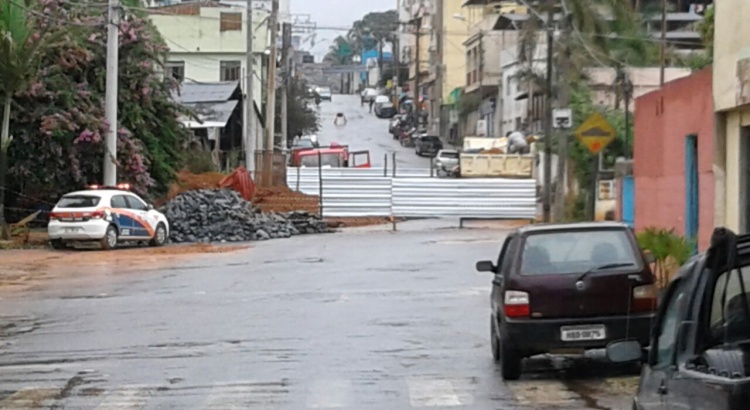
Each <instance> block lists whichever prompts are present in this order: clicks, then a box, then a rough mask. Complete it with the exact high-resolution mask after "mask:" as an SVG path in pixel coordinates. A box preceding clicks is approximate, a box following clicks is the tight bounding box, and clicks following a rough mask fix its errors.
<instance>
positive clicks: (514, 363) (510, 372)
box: [496, 332, 522, 380]
mask: <svg viewBox="0 0 750 410" xmlns="http://www.w3.org/2000/svg"><path fill="white" fill-rule="evenodd" d="M498 333H500V332H498ZM496 337H497V340H498V344H499V348H498V350H499V351H500V373H501V375H502V377H503V380H518V379H519V378H520V377H521V360H522V358H521V355H520V354H519V352H518V351H517V350H516V349H515V348H514V347H513V345H512V344H511V343H510V340H508V338H507V337H504V336H503V335H502V333H501V334H500V335H498V336H496Z"/></svg>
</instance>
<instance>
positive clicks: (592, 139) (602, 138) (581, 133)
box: [575, 113, 617, 155]
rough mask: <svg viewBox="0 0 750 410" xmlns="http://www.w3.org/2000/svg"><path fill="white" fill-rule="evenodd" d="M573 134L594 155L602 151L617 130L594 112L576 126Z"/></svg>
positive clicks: (613, 137)
mask: <svg viewBox="0 0 750 410" xmlns="http://www.w3.org/2000/svg"><path fill="white" fill-rule="evenodd" d="M575 135H576V139H577V140H578V142H580V143H581V144H583V146H584V147H586V148H587V149H588V150H589V152H591V153H592V154H594V155H596V154H599V153H601V152H602V151H604V148H607V145H609V144H610V143H611V142H612V141H613V140H614V139H615V137H616V136H617V131H615V129H614V128H613V127H612V126H611V125H610V124H609V122H607V119H606V118H604V116H603V115H601V114H599V113H594V114H592V115H591V116H590V117H589V118H588V119H587V120H586V121H585V122H584V123H583V124H581V126H580V127H578V129H577V130H576V133H575Z"/></svg>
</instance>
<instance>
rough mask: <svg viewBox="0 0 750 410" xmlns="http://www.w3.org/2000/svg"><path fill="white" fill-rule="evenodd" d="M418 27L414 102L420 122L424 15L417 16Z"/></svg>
mask: <svg viewBox="0 0 750 410" xmlns="http://www.w3.org/2000/svg"><path fill="white" fill-rule="evenodd" d="M416 27H417V28H416V30H417V31H416V37H417V44H416V46H415V47H414V48H415V52H416V55H415V57H414V62H415V66H416V69H415V70H414V72H415V74H414V102H415V104H416V107H415V114H416V118H417V122H419V118H420V115H421V114H422V103H421V101H420V100H419V97H420V91H419V77H420V75H421V71H422V67H421V66H422V60H421V58H422V55H421V50H420V43H421V42H422V41H421V40H422V17H417V18H416Z"/></svg>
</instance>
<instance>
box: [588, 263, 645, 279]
mask: <svg viewBox="0 0 750 410" xmlns="http://www.w3.org/2000/svg"><path fill="white" fill-rule="evenodd" d="M628 266H635V264H634V263H632V262H620V263H608V264H606V265H600V266H594V267H593V268H591V269H589V270H587V271H586V272H584V274H583V275H581V276H579V277H578V281H582V280H584V279H586V276H588V275H589V274H591V273H594V272H596V271H600V270H603V269H615V268H627V267H628Z"/></svg>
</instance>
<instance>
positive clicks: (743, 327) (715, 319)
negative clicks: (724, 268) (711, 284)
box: [711, 266, 750, 344]
mask: <svg viewBox="0 0 750 410" xmlns="http://www.w3.org/2000/svg"><path fill="white" fill-rule="evenodd" d="M743 293H744V295H743ZM746 303H747V304H748V306H747V308H746V306H745V304H746ZM746 309H750V266H745V267H743V268H741V269H740V271H739V274H738V273H737V271H736V270H733V271H732V272H731V273H728V272H724V273H723V274H722V275H721V276H719V278H718V280H717V281H716V288H715V289H714V294H713V301H712V303H711V333H712V336H713V337H714V340H715V342H716V343H717V344H721V343H737V342H740V341H743V340H750V317H748V314H747V312H748V310H746Z"/></svg>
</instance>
